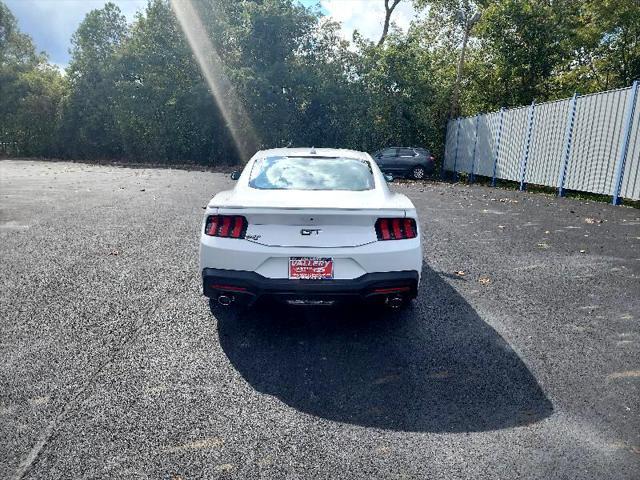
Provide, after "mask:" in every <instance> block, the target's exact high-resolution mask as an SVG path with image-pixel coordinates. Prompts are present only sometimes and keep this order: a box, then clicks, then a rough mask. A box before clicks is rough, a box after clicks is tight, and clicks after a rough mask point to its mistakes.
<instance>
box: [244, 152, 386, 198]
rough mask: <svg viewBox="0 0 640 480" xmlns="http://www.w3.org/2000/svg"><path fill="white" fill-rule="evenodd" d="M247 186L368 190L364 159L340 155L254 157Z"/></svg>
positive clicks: (368, 173) (369, 174) (370, 177)
mask: <svg viewBox="0 0 640 480" xmlns="http://www.w3.org/2000/svg"><path fill="white" fill-rule="evenodd" d="M249 186H250V187H253V188H259V189H262V190H355V191H358V190H371V189H373V186H374V183H373V173H372V172H371V165H369V162H368V161H366V160H358V159H356V158H343V157H266V158H262V159H258V160H256V162H255V163H254V165H253V168H252V169H251V176H250V178H249Z"/></svg>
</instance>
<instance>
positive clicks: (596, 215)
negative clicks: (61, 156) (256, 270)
mask: <svg viewBox="0 0 640 480" xmlns="http://www.w3.org/2000/svg"><path fill="white" fill-rule="evenodd" d="M231 185H232V182H231V180H229V179H228V177H227V176H225V175H222V174H217V173H207V172H189V171H180V170H163V169H128V168H118V167H107V166H90V165H84V164H73V163H45V162H37V161H1V162H0V199H1V201H0V207H1V210H0V260H1V266H2V268H1V270H0V322H1V323H0V477H2V478H12V477H13V478H43V479H49V478H105V477H111V478H113V477H115V478H149V479H156V478H163V479H184V480H186V479H193V478H238V479H245V478H291V479H297V478H313V479H325V478H326V479H335V478H416V479H418V478H419V479H424V478H447V479H448V478H487V479H496V478H540V479H550V478H571V479H573V478H584V479H594V478H598V479H607V478H611V479H631V478H635V479H637V478H638V472H639V471H640V415H639V409H640V389H639V388H638V387H639V384H640V349H639V346H640V328H639V322H638V320H639V315H640V282H639V276H640V211H639V210H637V209H633V208H627V207H613V206H611V205H608V204H602V203H593V202H585V201H578V200H571V199H557V198H555V197H552V196H547V195H542V194H528V193H524V194H522V193H519V192H510V191H509V192H508V191H502V190H497V189H490V188H486V187H482V186H466V185H451V184H438V183H420V184H419V183H406V184H397V185H396V186H395V187H394V188H397V189H398V190H399V191H401V192H403V193H406V194H407V195H409V196H410V197H411V198H412V200H413V201H414V203H415V204H416V206H417V207H418V210H419V212H420V215H421V219H422V227H423V230H424V247H425V257H426V263H425V264H426V266H425V271H424V277H423V279H424V280H423V284H422V286H421V289H420V295H419V298H418V299H417V301H416V302H415V305H413V307H412V308H410V309H408V310H407V311H405V312H403V313H402V314H401V315H399V316H396V317H391V318H389V316H388V315H384V314H381V313H380V312H377V311H369V310H361V309H341V310H337V309H332V308H329V309H322V308H320V309H305V308H295V307H288V308H285V307H278V306H273V305H263V306H262V307H260V308H259V309H254V310H250V311H249V312H247V313H243V314H233V313H232V312H229V311H225V310H218V309H214V311H213V312H212V311H211V310H210V308H209V305H208V303H207V301H206V299H205V298H204V297H202V296H201V294H200V276H199V272H198V267H197V243H198V242H197V240H198V238H197V236H198V229H199V227H200V221H201V216H202V212H203V210H202V207H203V206H204V205H205V204H206V202H207V201H208V200H209V198H210V197H211V196H212V195H213V194H214V193H216V192H217V191H219V190H221V189H225V188H228V187H230V186H231Z"/></svg>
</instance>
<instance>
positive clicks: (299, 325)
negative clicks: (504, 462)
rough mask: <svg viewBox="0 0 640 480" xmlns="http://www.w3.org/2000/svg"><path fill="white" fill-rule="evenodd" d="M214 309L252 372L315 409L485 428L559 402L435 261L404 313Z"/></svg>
mask: <svg viewBox="0 0 640 480" xmlns="http://www.w3.org/2000/svg"><path fill="white" fill-rule="evenodd" d="M211 309H212V312H213V314H214V316H215V317H216V318H217V320H218V333H219V337H220V344H221V346H222V348H223V350H224V352H225V353H226V355H227V356H228V358H229V360H230V361H231V363H232V364H233V365H234V367H235V368H236V369H237V370H238V372H240V374H241V375H242V376H243V377H244V378H245V379H246V381H247V382H249V384H251V385H252V386H253V387H254V388H255V389H256V390H258V391H260V392H263V393H266V394H269V395H273V396H275V397H277V398H279V399H280V400H282V401H283V402H284V403H286V404H287V405H289V406H291V407H293V408H295V409H297V410H299V411H301V412H305V413H307V414H311V415H315V416H317V417H321V418H325V419H328V420H333V421H338V422H345V423H350V424H354V425H362V426H366V427H376V428H382V429H389V430H397V431H414V432H476V431H485V430H495V429H502V428H508V427H515V426H519V425H527V424H530V423H533V422H536V421H539V420H542V419H544V418H546V417H547V416H549V415H550V414H551V413H552V411H553V407H552V404H551V402H550V401H549V400H548V399H547V397H546V396H545V394H544V392H543V391H542V389H541V388H540V386H539V385H538V383H537V381H536V379H535V377H534V376H533V375H532V374H531V372H530V371H529V370H528V368H527V366H526V365H525V364H524V363H523V362H522V360H521V359H520V358H519V357H518V355H517V354H516V353H515V352H514V350H513V349H512V348H511V347H510V346H509V345H508V344H507V343H506V342H505V341H504V339H503V338H502V337H501V336H500V335H498V333H497V332H496V331H495V330H494V329H493V328H491V326H489V325H488V324H487V323H485V322H484V321H483V320H482V319H481V318H480V317H479V316H478V314H477V313H476V312H475V311H474V309H473V308H472V307H471V306H470V305H469V304H468V303H467V302H466V301H465V299H464V298H463V297H462V296H460V295H459V294H458V293H457V292H456V290H455V289H454V288H452V287H451V286H450V285H449V284H448V283H446V282H445V281H443V280H442V279H441V277H440V276H439V275H438V274H437V273H436V272H434V271H433V270H431V269H430V268H429V267H426V268H425V269H424V271H423V277H422V285H421V288H420V292H419V297H418V299H417V300H416V301H415V303H414V304H413V305H412V306H410V307H408V308H407V309H405V310H403V311H400V312H390V311H386V309H384V308H372V307H370V308H364V307H361V306H360V307H358V306H352V307H343V308H340V307H335V308H334V307H316V308H310V307H289V306H285V305H280V304H268V303H261V304H257V305H255V306H254V307H253V308H251V309H249V310H246V311H244V312H237V311H234V310H230V309H225V308H222V307H217V306H214V305H213V303H212V307H211Z"/></svg>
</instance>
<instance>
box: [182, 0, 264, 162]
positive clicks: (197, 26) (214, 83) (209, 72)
mask: <svg viewBox="0 0 640 480" xmlns="http://www.w3.org/2000/svg"><path fill="white" fill-rule="evenodd" d="M171 8H172V10H173V12H174V13H175V15H176V18H177V19H178V22H179V23H180V27H181V28H182V31H183V32H184V34H185V36H186V38H187V41H188V42H189V46H190V47H191V50H192V52H193V55H194V57H195V58H196V61H197V62H198V65H199V67H200V70H201V71H202V74H203V76H204V78H205V80H206V81H207V84H208V85H209V89H210V90H211V93H212V94H213V98H214V100H215V102H216V104H217V105H218V108H219V109H220V112H221V113H222V116H223V117H224V120H225V122H226V124H227V128H228V129H229V131H230V132H231V136H232V137H233V141H234V143H235V146H236V148H237V150H238V152H239V154H240V156H241V158H242V160H243V161H247V160H248V159H249V158H250V157H251V156H252V155H253V153H254V152H255V151H256V150H257V149H258V146H259V143H260V142H259V141H258V137H257V135H256V133H255V130H254V128H253V125H252V122H251V119H250V118H249V115H248V114H247V112H246V110H245V109H244V107H243V105H242V103H241V102H240V100H239V98H238V95H237V94H236V92H235V89H234V88H233V85H232V84H231V82H229V79H228V78H227V76H226V75H225V73H224V65H223V63H222V60H221V59H220V56H219V55H218V52H217V51H216V49H215V47H214V46H213V43H212V42H211V39H210V38H209V35H208V34H207V30H206V28H205V27H204V25H203V24H202V21H201V20H200V16H199V15H198V12H197V10H196V9H195V7H194V6H193V3H192V2H191V0H171Z"/></svg>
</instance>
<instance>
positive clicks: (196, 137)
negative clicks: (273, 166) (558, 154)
mask: <svg viewBox="0 0 640 480" xmlns="http://www.w3.org/2000/svg"><path fill="white" fill-rule="evenodd" d="M380 1H382V0H380ZM192 4H193V5H194V8H195V9H196V11H197V13H198V15H199V18H200V20H201V21H202V24H203V26H204V28H205V30H206V35H207V36H208V38H209V40H210V42H211V45H212V47H213V48H214V49H215V52H216V53H217V55H218V56H219V57H220V59H221V64H220V65H219V68H220V69H221V72H219V73H224V76H225V77H226V78H227V79H228V81H229V82H230V84H231V85H233V90H234V92H235V94H236V95H237V97H238V100H239V103H240V104H241V105H242V111H244V112H246V116H245V118H243V119H242V120H243V125H245V126H246V127H247V128H249V125H251V126H252V129H253V130H255V133H256V135H257V137H258V139H259V143H260V146H261V147H277V146H287V145H295V146H303V145H307V146H311V145H315V146H318V147H319V146H329V147H346V148H354V149H359V150H366V151H373V150H376V149H378V148H381V147H384V146H387V145H391V144H394V145H415V146H419V145H420V146H427V147H430V148H432V149H433V150H434V151H435V152H436V153H437V152H441V151H442V149H443V139H444V134H445V129H446V122H447V119H448V115H449V111H450V104H451V97H452V91H453V84H454V82H455V79H456V68H457V64H458V59H459V57H460V49H461V45H462V38H463V36H464V33H465V31H467V32H469V35H470V39H469V42H468V45H467V52H466V61H465V63H464V65H463V70H462V75H461V82H460V89H459V91H460V107H461V110H462V114H464V115H470V114H475V113H477V112H480V111H488V110H495V109H498V108H500V107H502V106H515V105H521V104H528V103H530V102H531V101H532V100H534V99H535V100H536V101H545V100H552V99H557V98H563V97H567V96H570V95H571V94H572V93H573V92H574V91H576V90H577V91H579V92H580V93H589V92H594V91H599V90H604V89H610V88H618V87H625V86H628V85H629V84H630V83H631V82H632V81H633V80H634V79H638V78H639V77H640V3H638V2H636V1H630V0H584V1H582V2H576V1H574V0H553V1H551V0H415V1H414V4H415V6H416V7H418V9H419V10H420V11H421V14H420V15H419V16H418V17H417V18H416V19H415V20H414V22H413V24H412V25H411V27H410V29H409V31H408V32H401V31H398V30H397V29H394V28H393V27H392V28H391V32H390V34H389V35H388V37H387V38H386V40H385V42H384V44H383V45H382V46H378V45H376V44H374V43H373V42H371V41H368V40H366V39H363V38H362V37H361V36H360V35H359V34H358V33H357V32H356V34H355V35H354V38H353V40H352V41H350V42H349V41H346V40H344V39H343V38H342V37H341V35H340V26H339V25H338V24H337V23H335V22H332V21H329V20H328V19H326V18H323V17H322V15H321V14H320V12H319V11H318V10H317V9H313V8H312V9H309V8H305V7H303V6H301V5H300V4H299V3H298V2H297V1H294V0H246V1H242V2H230V1H228V0H192ZM477 14H479V15H480V16H479V21H478V18H477V17H478V15H477ZM471 19H474V20H473V21H471ZM72 43H73V48H72V54H73V58H72V61H71V63H70V65H69V67H68V68H67V69H66V72H65V75H61V74H60V72H59V71H58V70H57V69H56V68H54V67H52V66H50V65H49V64H48V62H47V59H46V56H44V55H43V54H38V53H37V52H36V50H35V48H34V45H33V42H32V41H31V39H30V38H29V37H28V36H26V35H24V34H22V33H20V31H19V30H18V28H17V25H16V21H15V18H14V17H13V15H12V14H11V12H10V11H9V9H8V8H7V7H6V6H5V5H4V4H3V3H2V1H1V0H0V141H15V142H18V143H19V145H20V151H21V153H23V154H26V155H43V156H54V155H63V156H66V157H72V158H107V159H109V158H112V159H130V160H134V161H135V160H150V161H155V162H158V161H164V162H197V163H202V164H217V163H233V162H237V161H241V160H244V159H242V158H239V155H238V150H237V148H236V147H235V145H234V141H233V139H232V137H231V135H230V131H229V126H228V125H227V121H228V120H227V119H225V116H224V115H223V114H222V112H221V111H220V109H219V107H218V105H217V104H216V102H215V100H214V98H213V95H212V92H211V91H210V88H209V85H208V84H207V81H206V80H205V78H204V75H203V73H202V72H201V71H200V67H199V65H198V62H197V61H196V59H195V58H194V54H193V52H192V51H191V48H190V46H189V43H188V42H187V40H186V38H185V35H184V33H183V31H182V29H181V27H180V24H179V22H178V21H177V19H176V16H175V14H174V12H173V10H172V8H171V5H170V3H169V1H168V0H150V1H149V3H148V5H147V7H146V9H145V11H144V12H141V13H140V14H138V16H137V17H136V19H135V20H134V22H133V23H132V24H131V25H128V24H127V22H126V19H125V17H124V16H123V15H122V13H121V12H120V10H119V9H118V7H117V6H116V5H114V4H112V3H107V4H106V5H105V6H104V7H103V8H102V9H99V10H94V11H92V12H90V13H89V14H88V15H87V16H86V18H85V19H84V21H83V22H82V24H81V25H80V26H79V28H78V30H77V31H76V33H75V34H74V36H73V39H72Z"/></svg>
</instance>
